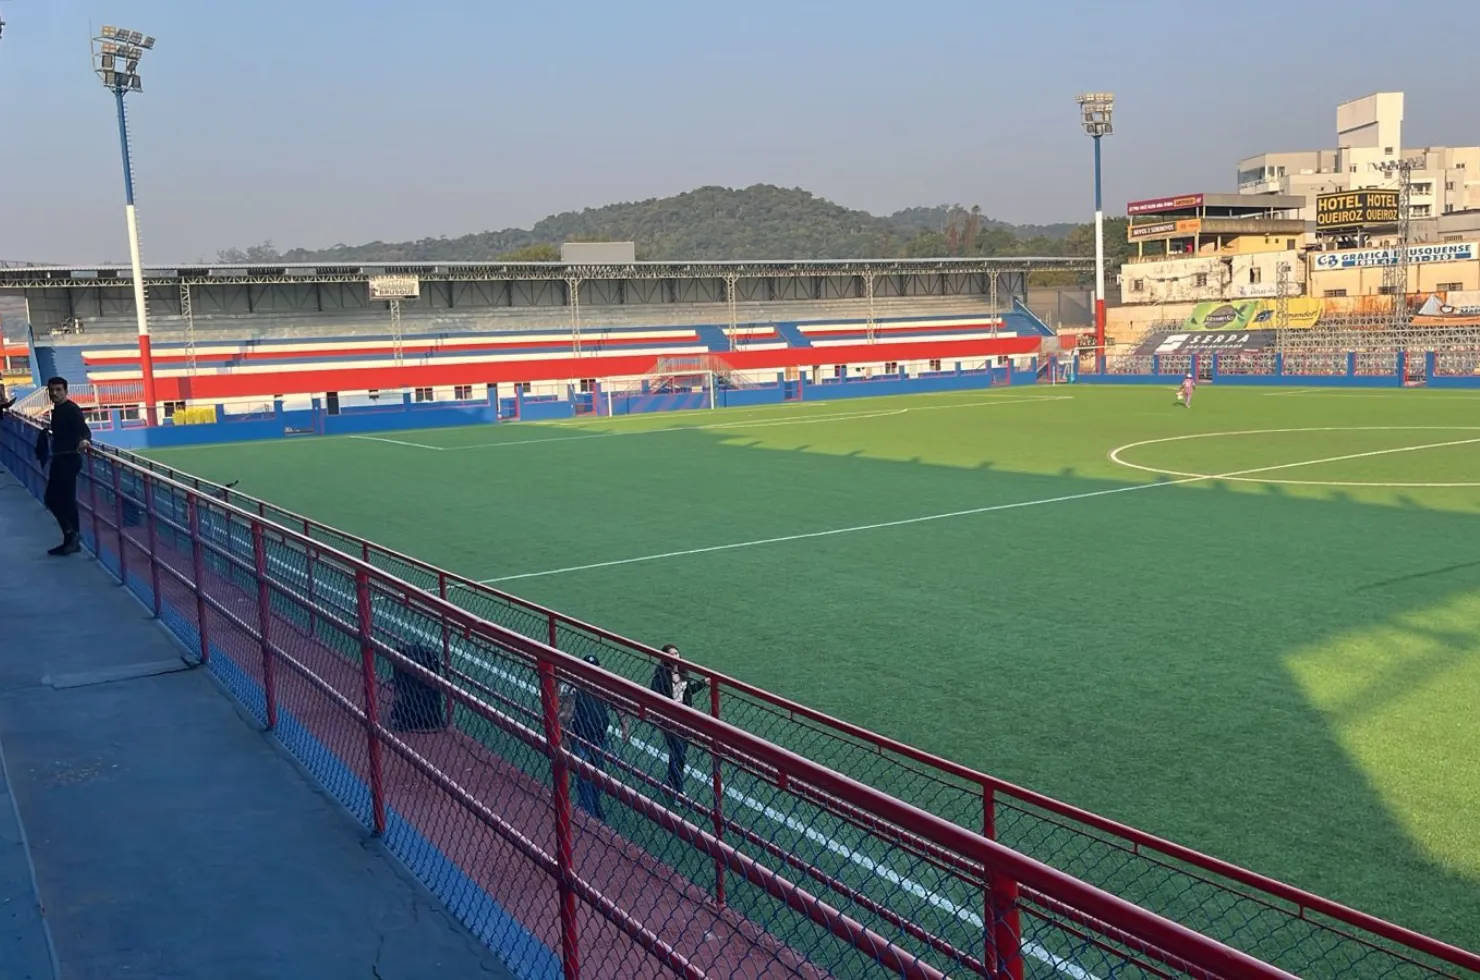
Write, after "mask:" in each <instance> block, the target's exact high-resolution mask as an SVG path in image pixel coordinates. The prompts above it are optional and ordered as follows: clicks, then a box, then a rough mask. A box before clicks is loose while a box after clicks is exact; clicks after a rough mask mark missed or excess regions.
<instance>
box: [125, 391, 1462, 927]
mask: <svg viewBox="0 0 1480 980" xmlns="http://www.w3.org/2000/svg"><path fill="white" fill-rule="evenodd" d="M1477 415H1480V395H1470V394H1466V393H1463V392H1437V391H1433V392H1430V391H1392V390H1384V391H1375V390H1374V391H1362V390H1356V389H1330V390H1319V391H1307V392H1301V391H1292V390H1290V389H1279V390H1276V389H1266V388H1234V387H1221V388H1220V387H1218V386H1216V385H1214V386H1210V387H1204V388H1203V389H1202V390H1200V391H1199V392H1198V393H1197V397H1196V400H1195V402H1194V405H1193V407H1192V408H1191V409H1190V410H1187V409H1183V408H1179V407H1177V406H1175V405H1174V404H1173V396H1172V392H1171V390H1170V387H1093V386H1061V387H1039V388H1028V389H1024V388H1013V389H996V390H992V391H981V392H957V393H952V394H950V395H944V396H911V397H896V398H878V399H867V400H864V399H840V400H837V401H833V402H828V403H822V402H819V403H812V402H808V403H804V404H798V405H784V406H774V407H767V408H758V409H745V410H722V411H714V412H700V413H683V414H672V415H655V416H644V417H627V418H617V419H591V420H582V421H576V422H564V423H546V424H534V423H524V424H517V425H499V426H487V427H468V428H459V429H445V430H437V431H426V430H418V431H410V432H398V433H386V434H384V435H383V436H382V437H379V438H365V437H362V438H353V437H347V438H304V439H301V440H299V441H276V442H270V443H255V444H234V445H227V446H219V447H201V448H191V449H181V450H160V451H157V452H155V453H152V454H151V455H154V456H156V457H157V458H159V459H161V460H163V461H165V462H168V463H169V464H170V465H171V466H175V467H177V468H180V469H184V470H188V471H190V472H194V473H197V474H199V475H201V476H205V477H208V478H214V479H219V480H237V479H239V480H241V484H240V488H241V489H242V490H243V491H245V492H248V493H250V494H253V495H255V496H260V497H264V498H267V499H269V500H272V501H274V502H276V503H279V504H281V505H283V506H285V507H287V508H289V509H292V510H296V511H299V512H302V513H306V514H309V515H311V516H313V517H316V518H318V519H320V520H323V521H325V522H327V523H330V524H334V525H337V526H339V527H341V528H343V529H345V530H347V531H350V532H353V533H357V534H361V535H364V536H366V537H369V538H371V539H373V540H375V541H378V542H380V543H382V544H385V545H388V546H390V547H393V548H396V549H399V550H402V551H406V552H409V553H411V554H414V555H416V556H418V557H420V558H423V559H425V560H428V561H430V562H433V563H435V564H438V565H441V566H443V567H446V568H448V569H450V570H453V571H455V572H458V573H461V574H463V575H466V576H469V577H472V578H475V579H480V580H498V581H497V587H499V588H503V589H506V590H508V591H511V592H514V593H516V594H519V595H522V596H525V597H527V598H529V599H532V600H535V601H537V602H540V603H544V604H547V605H551V606H554V607H556V608H559V609H561V610H562V611H564V612H567V613H569V614H572V615H575V616H578V617H581V618H584V619H588V620H591V621H594V622H597V623H600V624H602V625H604V626H607V627H609V628H611V629H614V630H617V631H619V632H623V633H627V634H629V635H632V636H634V637H637V638H640V639H642V640H645V641H647V642H650V643H664V642H675V643H678V644H679V645H680V646H681V647H682V648H683V649H684V650H685V651H686V653H687V655H688V656H690V657H692V658H695V659H698V660H701V661H703V662H704V663H706V664H709V665H710V666H713V667H715V668H717V669H719V670H722V671H725V672H727V673H731V674H734V675H736V676H738V677H741V678H743V679H745V680H748V681H751V682H754V683H757V684H759V685H761V686H763V687H766V688H769V689H771V690H774V691H776V692H778V693H780V694H783V695H785V696H787V697H790V698H794V699H797V700H800V701H804V702H807V703H809V704H812V705H814V706H816V707H819V708H821V709H823V710H825V711H828V712H830V713H832V714H835V715H838V716H840V717H842V718H845V719H848V720H850V721H854V722H857V723H860V724H862V725H865V726H867V727H869V728H872V729H875V730H877V731H880V732H882V733H884V734H886V735H890V736H893V737H896V738H900V739H902V740H905V741H908V742H911V743H913V744H916V745H918V746H921V747H923V748H925V749H928V750H930V751H933V752H936V753H939V754H941V755H945V756H948V757H951V758H955V759H958V760H960V761H962V762H964V763H967V764H969V765H971V766H974V767H976V768H979V769H982V770H985V771H987V772H990V773H993V774H994V775H997V776H1000V777H1002V778H1005V779H1008V780H1011V781H1013V782H1017V783H1020V784H1023V785H1026V786H1028V787H1030V788H1032V789H1036V790H1039V791H1041V792H1045V793H1048V794H1050V795H1053V796H1057V797H1059V798H1061V799H1064V800H1066V801H1068V802H1070V803H1073V804H1076V805H1079V806H1082V807H1085V808H1087V809H1091V810H1095V811H1098V812H1101V813H1103V814H1105V815H1107V816H1110V817H1113V818H1116V819H1119V820H1122V821H1125V822H1128V823H1131V824H1133V825H1136V826H1139V827H1141V828H1143V829H1145V830H1149V831H1152V832H1154V833H1157V834H1161V835H1163V836H1166V837H1169V838H1171V839H1173V840H1175V841H1178V842H1180V843H1183V844H1187V845H1189V846H1193V847H1196V848H1198V849H1200V850H1203V851H1206V852H1209V853H1211V854H1214V855H1216V856H1218V857H1221V858H1225V859H1227V860H1231V861H1234V862H1236V863H1238V864H1242V865H1245V866H1248V867H1250V868H1252V869H1253V870H1256V871H1259V872H1261V873H1264V874H1268V875H1271V876H1274V877H1277V878H1280V879H1283V880H1286V881H1289V882H1290V883H1292V884H1295V885H1298V886H1300V887H1303V888H1307V889H1310V890H1313V891H1315V892H1318V893H1320V894H1323V895H1325V896H1327V897H1330V898H1333V899H1336V900H1338V901H1342V902H1345V903H1347V904H1351V905H1354V906H1356V907H1358V908H1360V909H1362V910H1364V911H1368V912H1371V913H1374V914H1377V915H1380V916H1383V917H1385V918H1389V919H1392V920H1394V921H1397V922H1398V923H1400V924H1403V925H1406V926H1409V927H1411V928H1416V929H1419V930H1422V931H1425V932H1429V933H1432V934H1435V935H1436V936H1438V937H1439V938H1442V939H1446V940H1448V941H1450V942H1454V943H1458V944H1459V945H1462V946H1467V947H1470V948H1475V947H1480V829H1477V828H1480V755H1477V753H1476V750H1475V746H1476V745H1477V744H1480V707H1477V706H1480V548H1477V546H1476V544H1477V539H1480V533H1477V532H1480V522H1477V520H1476V517H1477V514H1480V418H1477ZM1273 430H1284V431H1273ZM1290 430H1299V431H1290ZM1211 433H1241V434H1226V435H1215V436H1207V435H1206V434H1211ZM1185 436H1193V437H1194V438H1176V437H1185ZM1169 439H1170V440H1173V441H1154V442H1148V441H1150V440H1169ZM384 440H395V441H384ZM1135 443H1146V444H1144V445H1137V446H1134V447H1133V448H1130V449H1126V450H1124V451H1123V452H1122V453H1121V454H1120V455H1119V457H1118V458H1119V461H1117V459H1115V458H1112V457H1111V455H1110V454H1111V453H1112V451H1114V450H1116V449H1118V448H1119V447H1124V446H1128V445H1130V444H1135ZM1126 464H1134V466H1140V467H1146V469H1137V468H1134V466H1132V465H1126ZM1291 464H1301V465H1291ZM1153 471H1167V472H1170V473H1173V474H1178V475H1166V473H1165V472H1153ZM1207 476H1217V477H1221V478H1219V479H1203V478H1202V477H1207ZM1290 481H1303V482H1290ZM833 532H835V533H833ZM547 573H548V574H547Z"/></svg>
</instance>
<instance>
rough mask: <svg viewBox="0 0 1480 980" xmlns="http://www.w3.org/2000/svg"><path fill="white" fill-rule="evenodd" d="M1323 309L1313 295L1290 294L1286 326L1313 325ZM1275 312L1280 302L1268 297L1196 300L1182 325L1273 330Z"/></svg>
mask: <svg viewBox="0 0 1480 980" xmlns="http://www.w3.org/2000/svg"><path fill="white" fill-rule="evenodd" d="M1322 310H1323V304H1322V303H1321V301H1320V300H1319V299H1317V298H1315V297H1311V296H1291V297H1289V298H1288V299H1286V301H1285V315H1286V317H1287V321H1286V323H1287V326H1289V327H1292V328H1296V329H1304V328H1307V327H1313V326H1315V325H1316V321H1317V320H1319V319H1320V318H1321V312H1322ZM1278 315H1279V306H1278V304H1277V302H1276V301H1275V300H1270V299H1246V300H1237V301H1235V302H1231V303H1224V302H1209V303H1199V304H1197V305H1196V306H1194V307H1193V308H1192V314H1191V315H1190V316H1189V317H1188V318H1187V321H1186V323H1184V324H1183V325H1182V327H1181V329H1182V330H1184V331H1188V330H1214V331H1218V330H1221V331H1225V332H1240V333H1242V332H1246V331H1249V330H1254V329H1264V330H1272V329H1274V327H1275V326H1276V318H1277V317H1278Z"/></svg>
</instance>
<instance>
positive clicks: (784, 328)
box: [776, 323, 812, 347]
mask: <svg viewBox="0 0 1480 980" xmlns="http://www.w3.org/2000/svg"><path fill="white" fill-rule="evenodd" d="M776 332H777V333H778V334H780V335H781V339H782V340H784V341H786V342H787V343H788V344H789V345H791V346H792V347H811V346H812V341H810V340H808V339H807V335H806V334H804V333H802V331H801V328H800V327H798V326H797V325H796V324H795V323H778V324H776Z"/></svg>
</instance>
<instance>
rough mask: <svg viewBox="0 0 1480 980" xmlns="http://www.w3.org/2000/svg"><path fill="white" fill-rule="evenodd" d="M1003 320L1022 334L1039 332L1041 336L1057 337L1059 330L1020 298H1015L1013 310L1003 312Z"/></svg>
mask: <svg viewBox="0 0 1480 980" xmlns="http://www.w3.org/2000/svg"><path fill="white" fill-rule="evenodd" d="M1002 319H1003V322H1004V323H1005V325H1006V326H1008V327H1010V328H1011V329H1012V330H1013V331H1014V332H1016V333H1021V334H1029V335H1031V334H1037V335H1038V336H1041V337H1055V336H1058V332H1057V331H1055V330H1054V328H1053V327H1050V326H1049V325H1048V324H1047V323H1044V322H1043V321H1042V320H1041V319H1039V318H1038V315H1037V314H1036V313H1034V312H1033V311H1032V310H1030V309H1028V308H1027V307H1026V306H1024V305H1023V303H1022V301H1021V300H1019V299H1013V301H1012V312H1011V313H1006V314H1003V317H1002Z"/></svg>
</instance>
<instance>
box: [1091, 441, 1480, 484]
mask: <svg viewBox="0 0 1480 980" xmlns="http://www.w3.org/2000/svg"><path fill="white" fill-rule="evenodd" d="M1287 432H1480V425H1323V426H1311V427H1307V428H1298V429H1239V430H1234V431H1229V432H1195V433H1192V434H1191V435H1184V436H1166V437H1164V438H1161V439H1142V440H1141V441H1140V442H1130V443H1126V444H1125V445H1124V446H1119V447H1117V448H1115V449H1112V450H1110V460H1111V462H1113V463H1116V464H1117V465H1120V466H1124V467H1126V468H1128V469H1132V470H1140V471H1142V472H1143V473H1155V474H1157V475H1158V476H1174V477H1179V478H1181V479H1185V480H1225V481H1227V482H1229V483H1277V484H1281V485H1284V486H1302V487H1373V488H1379V489H1402V488H1407V489H1424V488H1428V489H1438V488H1444V487H1450V488H1462V487H1480V481H1472V482H1468V483H1386V482H1374V481H1362V480H1281V479H1277V478H1274V477H1272V476H1266V475H1263V474H1254V475H1251V476H1236V475H1235V476H1223V475H1221V474H1218V473H1190V472H1186V471H1183V470H1169V469H1163V468H1161V467H1157V466H1144V465H1142V464H1140V463H1132V462H1131V461H1130V460H1128V459H1124V458H1123V454H1124V453H1127V452H1129V451H1130V450H1132V449H1139V448H1140V447H1142V446H1158V445H1162V444H1164V443H1169V442H1185V441H1187V440H1189V439H1216V438H1219V437H1223V436H1267V435H1279V434H1282V433H1287ZM1476 442H1477V443H1480V439H1476ZM1404 448H1405V447H1402V446H1394V447H1393V448H1392V449H1391V450H1387V451H1386V452H1389V453H1391V452H1399V451H1402V450H1403V449H1404ZM1382 453H1384V451H1383V450H1377V451H1375V452H1374V453H1373V455H1379V454H1382ZM1301 465H1307V464H1302V463H1299V462H1295V463H1291V464H1289V467H1290V469H1295V468H1296V467H1298V466H1301ZM1249 468H1250V469H1255V467H1249Z"/></svg>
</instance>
